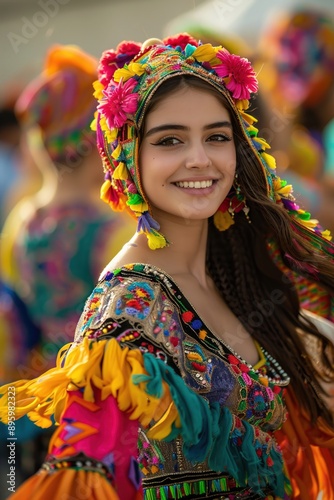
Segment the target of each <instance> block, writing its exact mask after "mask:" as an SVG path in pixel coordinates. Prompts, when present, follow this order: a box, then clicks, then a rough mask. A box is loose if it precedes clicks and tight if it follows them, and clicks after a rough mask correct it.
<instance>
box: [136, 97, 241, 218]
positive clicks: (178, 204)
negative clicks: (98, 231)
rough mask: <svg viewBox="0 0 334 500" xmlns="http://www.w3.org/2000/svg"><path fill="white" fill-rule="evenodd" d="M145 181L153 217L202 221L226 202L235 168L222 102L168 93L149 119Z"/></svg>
mask: <svg viewBox="0 0 334 500" xmlns="http://www.w3.org/2000/svg"><path fill="white" fill-rule="evenodd" d="M139 165H140V172H141V182H142V186H143V190H144V192H145V195H146V197H147V198H148V200H149V203H150V206H151V208H152V212H153V216H154V217H155V218H157V220H159V216H160V217H163V216H164V215H166V214H168V217H169V218H170V217H171V216H172V217H178V218H180V217H181V218H183V219H193V220H202V219H207V218H208V217H210V216H212V215H213V214H214V213H215V212H216V211H217V209H218V207H219V206H220V204H221V203H222V202H223V201H224V199H225V197H226V196H227V194H228V192H229V190H230V189H231V186H232V184H233V178H234V175H235V168H236V151H235V144H234V140H233V130H232V124H231V120H230V117H229V113H228V111H227V110H226V109H225V107H224V106H223V104H222V103H221V101H220V100H219V99H218V98H216V97H215V96H214V95H212V94H211V93H209V92H206V91H205V90H201V89H194V88H191V87H190V88H186V89H185V88H182V89H179V90H177V91H175V92H173V93H172V94H169V95H168V96H166V97H165V98H163V99H162V100H161V101H159V102H158V104H157V105H156V106H155V107H154V108H153V110H152V111H151V112H149V113H148V115H147V116H146V124H145V129H144V133H143V140H142V143H141V147H140V152H139Z"/></svg>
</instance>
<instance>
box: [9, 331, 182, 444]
mask: <svg viewBox="0 0 334 500" xmlns="http://www.w3.org/2000/svg"><path fill="white" fill-rule="evenodd" d="M134 375H148V374H147V372H146V371H145V369H144V360H143V355H142V353H141V352H140V350H139V349H129V348H127V347H125V348H121V347H120V346H119V344H118V342H117V340H116V339H109V340H101V341H95V340H89V339H87V338H85V339H84V340H83V341H82V343H80V344H78V345H76V344H67V345H66V346H64V347H63V349H62V350H61V351H60V352H59V354H58V357H57V363H56V367H55V368H52V369H51V370H48V371H47V372H46V373H44V374H43V375H41V376H40V377H38V378H36V379H33V380H19V381H17V382H14V383H11V384H7V385H5V386H3V387H1V389H0V420H2V421H3V422H5V423H8V413H9V412H8V395H9V394H12V392H13V388H15V395H16V407H15V416H16V419H18V418H21V417H22V416H24V415H28V417H29V418H30V419H31V420H33V421H34V422H35V424H36V425H38V426H40V427H49V426H51V424H52V420H51V416H52V415H54V419H55V421H56V423H59V421H60V418H61V415H62V413H63V411H64V409H65V407H66V401H67V391H76V390H78V389H83V397H84V399H85V400H86V401H92V402H94V388H96V389H99V390H100V391H101V398H102V400H104V399H106V398H107V397H108V396H113V397H114V398H115V399H116V400H117V403H118V406H119V408H120V410H121V411H124V412H127V413H128V414H129V418H130V419H132V420H135V419H138V420H139V423H140V424H141V425H142V426H143V427H148V425H149V424H150V423H151V422H152V419H153V420H155V421H156V422H159V425H157V427H153V429H152V432H151V431H149V433H150V432H151V433H152V436H151V437H153V435H154V437H157V436H158V437H159V438H160V439H163V438H164V437H166V436H168V435H169V433H170V432H171V429H172V425H174V426H176V427H180V426H181V423H180V419H179V416H178V412H177V411H175V405H174V403H173V401H172V398H171V395H170V391H169V388H168V386H167V384H166V383H165V382H163V381H162V388H163V390H162V396H161V397H160V398H158V397H154V396H152V395H148V394H147V392H146V390H145V389H146V382H141V383H139V384H134V383H133V382H132V377H133V376H134ZM166 409H167V410H166Z"/></svg>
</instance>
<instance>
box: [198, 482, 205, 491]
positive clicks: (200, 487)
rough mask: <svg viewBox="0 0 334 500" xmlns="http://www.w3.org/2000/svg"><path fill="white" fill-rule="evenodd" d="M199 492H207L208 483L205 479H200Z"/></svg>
mask: <svg viewBox="0 0 334 500" xmlns="http://www.w3.org/2000/svg"><path fill="white" fill-rule="evenodd" d="M199 493H200V494H201V493H206V485H205V481H200V482H199Z"/></svg>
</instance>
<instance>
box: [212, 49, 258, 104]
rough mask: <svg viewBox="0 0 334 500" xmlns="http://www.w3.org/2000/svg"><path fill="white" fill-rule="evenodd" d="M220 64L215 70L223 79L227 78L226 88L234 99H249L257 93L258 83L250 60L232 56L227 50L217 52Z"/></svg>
mask: <svg viewBox="0 0 334 500" xmlns="http://www.w3.org/2000/svg"><path fill="white" fill-rule="evenodd" d="M216 55H217V57H218V59H220V60H221V62H222V64H218V65H217V66H215V67H214V68H213V69H214V70H215V72H216V73H217V75H218V76H220V77H221V78H226V82H225V87H226V88H227V89H228V90H229V91H230V92H231V94H232V97H233V98H234V99H247V100H248V99H249V98H250V94H251V92H256V91H257V89H258V83H257V79H256V76H255V71H254V70H253V68H252V66H251V63H250V62H249V61H248V59H246V58H244V57H240V56H236V55H234V54H230V53H229V52H228V51H227V50H226V49H223V50H220V51H219V52H217V54H216Z"/></svg>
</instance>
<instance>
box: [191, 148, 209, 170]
mask: <svg viewBox="0 0 334 500" xmlns="http://www.w3.org/2000/svg"><path fill="white" fill-rule="evenodd" d="M210 165H211V160H210V158H209V156H208V154H207V152H206V150H205V147H204V146H203V144H194V145H193V146H191V147H190V148H189V151H188V157H187V159H186V165H185V166H186V168H207V167H209V166H210Z"/></svg>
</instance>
